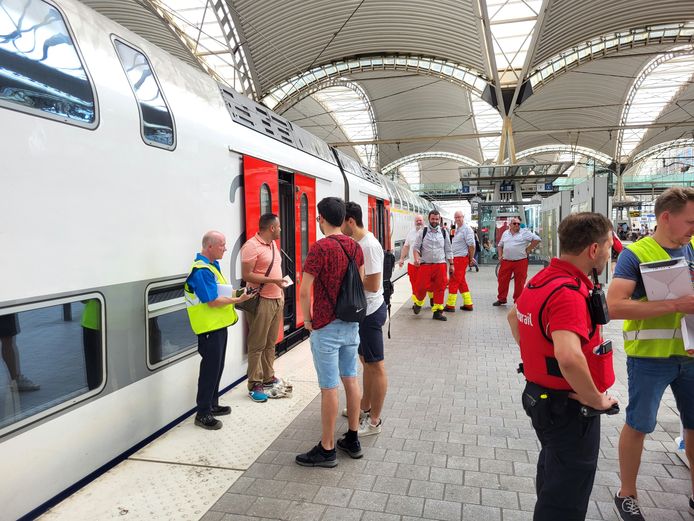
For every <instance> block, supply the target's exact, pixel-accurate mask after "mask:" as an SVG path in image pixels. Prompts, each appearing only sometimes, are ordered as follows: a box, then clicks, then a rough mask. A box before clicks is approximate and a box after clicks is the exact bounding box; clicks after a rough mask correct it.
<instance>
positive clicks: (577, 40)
mask: <svg viewBox="0 0 694 521" xmlns="http://www.w3.org/2000/svg"><path fill="white" fill-rule="evenodd" d="M83 1H84V2H85V3H87V4H89V5H92V6H94V7H96V8H98V9H99V10H101V11H102V12H104V13H105V14H107V15H109V16H111V17H112V18H114V19H115V20H116V21H119V22H121V23H123V24H124V25H126V26H128V27H130V28H132V29H133V30H135V31H136V32H140V34H143V33H145V32H149V33H150V38H152V39H154V40H155V43H157V42H159V44H160V45H162V46H164V47H165V48H167V50H169V51H170V52H172V53H175V54H177V55H179V56H183V57H184V59H187V60H188V61H189V62H191V59H190V56H191V55H194V56H195V57H196V58H197V60H198V63H199V66H200V67H202V68H204V69H206V70H208V71H209V72H211V73H212V74H214V75H215V76H216V77H217V78H218V79H220V81H224V82H226V83H227V84H228V85H230V86H232V87H234V88H235V89H236V90H238V91H240V92H242V93H245V94H246V95H248V96H250V97H252V98H254V99H256V100H259V101H260V100H262V101H263V102H264V103H265V104H266V105H267V106H269V107H270V108H273V109H274V110H276V111H278V112H280V113H281V114H283V115H284V116H285V117H287V118H288V119H290V120H291V121H293V122H295V123H297V124H299V125H300V126H304V127H305V128H306V129H307V130H309V131H311V132H313V133H314V134H316V135H318V136H319V137H321V138H323V139H325V140H326V141H328V142H329V143H332V144H336V145H337V146H340V147H341V148H342V149H343V150H344V151H345V152H347V153H350V154H352V155H353V156H355V157H362V160H363V161H364V162H367V163H371V166H379V167H383V166H385V165H388V164H389V163H391V162H394V161H398V160H400V159H402V158H405V157H408V156H411V155H413V154H425V153H428V152H442V153H449V154H457V155H459V156H465V157H467V158H470V159H472V160H474V161H477V162H479V163H482V162H497V161H503V160H504V159H506V158H507V157H509V158H511V159H512V160H513V159H517V158H518V157H521V156H522V155H524V154H523V151H524V150H527V149H536V148H537V147H551V146H559V147H571V148H572V149H573V150H574V151H575V150H579V149H581V148H582V147H583V148H585V149H590V150H592V151H593V152H594V157H596V158H598V157H603V158H604V157H607V158H610V159H611V160H612V161H623V162H631V161H633V158H634V157H635V156H637V155H638V154H640V153H641V152H642V151H644V150H647V149H650V148H651V147H653V146H657V145H659V144H661V143H665V142H669V141H673V140H677V139H682V138H691V137H692V132H693V131H694V85H693V84H692V74H691V72H692V66H693V64H694V59H692V55H691V46H692V45H693V44H694V2H692V1H691V0H659V1H658V2H653V0H611V1H609V2H608V1H604V0H436V1H433V0H409V1H407V2H397V1H394V0H343V1H341V2H334V1H331V0H301V1H299V0H290V1H289V2H287V1H280V0H263V1H258V0H83ZM126 5H127V6H128V7H132V8H133V9H138V12H139V13H142V16H140V17H139V18H140V19H137V20H136V18H138V17H137V16H134V15H131V14H129V13H128V12H127V11H128V9H126V8H125V7H124V6H126ZM143 11H145V12H147V13H149V14H147V13H143ZM133 12H134V11H133ZM145 14H147V16H145ZM152 14H154V15H157V16H154V17H153V16H151V15H152ZM157 17H158V22H157V20H156V18H157ZM162 19H163V20H165V21H166V22H167V23H168V27H167V28H166V29H165V30H163V29H162V28H161V20H162ZM157 23H159V25H157ZM157 31H158V32H159V33H161V34H158V33H157ZM143 35H144V34H143ZM172 35H174V36H177V37H178V42H179V44H180V42H183V43H184V44H185V48H187V49H188V51H187V52H188V53H190V55H187V56H186V52H185V50H183V51H182V48H181V45H179V44H176V41H175V38H173V39H172ZM146 37H147V36H146ZM164 40H167V41H166V42H165V41H164ZM661 74H665V76H662V75H661ZM337 87H340V88H339V89H338V88H337ZM338 93H341V94H338ZM347 96H349V99H350V100H351V101H347V100H348V97H347ZM334 106H338V107H339V109H337V110H336V109H334ZM357 106H360V107H362V108H361V109H359V110H357V108H356V107H357ZM358 112H359V114H357V113H358ZM366 118H368V119H369V121H367V119H366ZM357 128H358V129H360V130H359V131H357ZM367 131H368V132H367ZM500 147H501V148H502V150H501V153H500V150H499V149H500ZM429 161H433V160H426V161H418V164H419V165H420V167H421V165H424V164H426V165H429V164H430V163H429ZM437 161H439V162H440V161H448V164H447V166H446V167H445V168H440V169H433V170H432V171H437V172H442V173H441V175H442V176H444V175H449V174H448V173H447V172H449V171H450V172H453V171H454V170H455V169H456V168H457V167H456V165H457V164H459V163H456V162H455V161H454V160H446V159H442V158H440V159H438V160H437ZM421 171H422V172H423V171H424V170H421ZM450 175H451V176H452V175H453V174H450ZM413 177H414V176H413Z"/></svg>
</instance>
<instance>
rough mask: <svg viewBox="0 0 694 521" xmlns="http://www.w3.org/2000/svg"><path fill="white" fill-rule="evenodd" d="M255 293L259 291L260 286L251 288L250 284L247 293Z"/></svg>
mask: <svg viewBox="0 0 694 521" xmlns="http://www.w3.org/2000/svg"><path fill="white" fill-rule="evenodd" d="M254 293H258V288H251V287H249V286H246V294H247V295H253V294H254Z"/></svg>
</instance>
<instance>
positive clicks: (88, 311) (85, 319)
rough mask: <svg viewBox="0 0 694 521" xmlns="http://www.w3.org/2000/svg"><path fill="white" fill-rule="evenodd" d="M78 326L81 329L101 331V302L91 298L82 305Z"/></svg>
mask: <svg viewBox="0 0 694 521" xmlns="http://www.w3.org/2000/svg"><path fill="white" fill-rule="evenodd" d="M80 324H81V326H82V327H84V328H86V329H93V330H94V331H99V330H100V329H101V302H99V300H98V299H95V298H92V299H89V300H88V301H87V302H85V303H84V311H82V320H81V321H80Z"/></svg>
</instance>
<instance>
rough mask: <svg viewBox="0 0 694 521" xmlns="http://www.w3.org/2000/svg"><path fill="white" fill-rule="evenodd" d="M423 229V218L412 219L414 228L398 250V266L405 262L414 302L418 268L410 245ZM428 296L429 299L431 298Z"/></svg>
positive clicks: (418, 216) (416, 216)
mask: <svg viewBox="0 0 694 521" xmlns="http://www.w3.org/2000/svg"><path fill="white" fill-rule="evenodd" d="M423 227H424V217H422V216H421V215H415V217H414V228H412V229H411V230H410V231H409V232H408V233H407V237H406V238H405V244H404V245H403V246H402V250H400V260H398V266H400V267H401V268H402V266H403V264H405V261H407V276H408V277H409V278H410V286H412V300H413V301H414V300H415V296H414V289H415V287H416V285H417V270H418V268H419V266H416V265H415V263H414V255H412V245H413V244H414V241H415V240H417V234H418V233H419V232H420V230H421V229H422V228H423ZM432 296H433V294H430V295H429V297H432Z"/></svg>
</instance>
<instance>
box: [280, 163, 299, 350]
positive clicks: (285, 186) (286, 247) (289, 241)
mask: <svg viewBox="0 0 694 521" xmlns="http://www.w3.org/2000/svg"><path fill="white" fill-rule="evenodd" d="M278 177H279V199H280V215H279V217H280V226H281V227H282V235H281V237H280V244H281V247H282V250H283V251H284V252H285V253H286V255H282V273H288V274H293V273H294V272H295V271H296V269H295V266H294V263H295V259H296V246H295V244H296V222H295V209H296V208H295V207H296V203H295V201H294V199H295V197H294V192H295V187H294V176H293V174H291V173H289V172H284V171H282V170H280V171H279V172H278ZM292 278H293V277H292ZM296 287H297V286H296V284H293V285H291V286H289V287H288V288H287V289H286V290H285V291H284V336H285V337H287V336H288V335H290V334H291V333H292V332H294V331H295V330H296V329H297V328H296V291H297V289H296Z"/></svg>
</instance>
